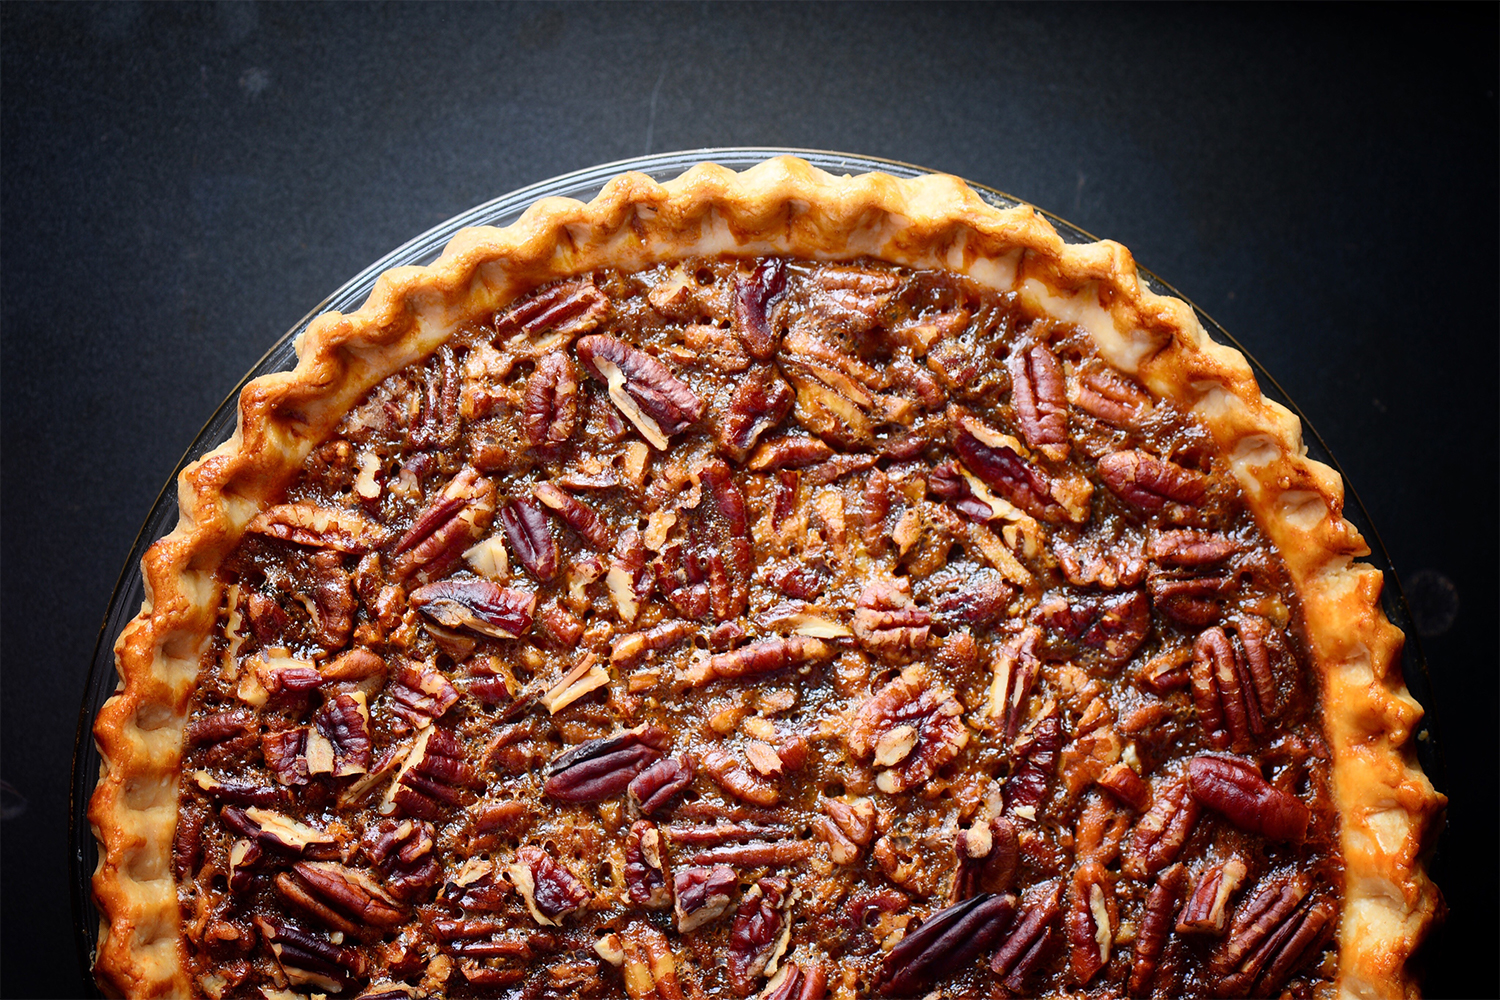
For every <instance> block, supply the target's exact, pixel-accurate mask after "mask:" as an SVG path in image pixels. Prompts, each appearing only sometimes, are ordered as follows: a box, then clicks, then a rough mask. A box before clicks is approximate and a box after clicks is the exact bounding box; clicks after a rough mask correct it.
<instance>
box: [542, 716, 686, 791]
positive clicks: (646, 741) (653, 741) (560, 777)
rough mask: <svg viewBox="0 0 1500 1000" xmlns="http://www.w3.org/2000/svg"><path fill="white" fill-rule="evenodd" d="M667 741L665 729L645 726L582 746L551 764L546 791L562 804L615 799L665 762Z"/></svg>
mask: <svg viewBox="0 0 1500 1000" xmlns="http://www.w3.org/2000/svg"><path fill="white" fill-rule="evenodd" d="M667 741H668V737H667V734H666V732H665V731H664V730H661V729H658V728H656V727H655V726H641V727H639V728H637V729H628V730H626V731H625V732H623V733H619V734H617V735H615V736H606V737H603V738H602V739H597V740H589V741H588V742H587V743H580V744H578V745H577V746H576V747H574V748H573V749H571V750H568V751H566V752H564V753H562V754H559V755H558V756H557V757H556V758H554V759H553V761H552V763H550V764H548V765H547V783H546V784H545V785H544V786H542V791H543V792H545V793H546V794H547V795H549V796H551V797H552V798H554V799H558V800H559V801H562V802H602V801H604V800H605V799H610V798H614V797H615V796H616V795H619V794H620V793H621V792H623V791H625V790H626V788H628V787H629V786H630V783H631V781H632V780H634V778H635V777H636V776H637V775H639V774H640V773H641V772H642V771H643V770H645V769H646V767H647V766H648V765H650V764H653V763H655V762H656V761H658V760H660V759H661V751H662V750H663V749H665V748H666V746H667Z"/></svg>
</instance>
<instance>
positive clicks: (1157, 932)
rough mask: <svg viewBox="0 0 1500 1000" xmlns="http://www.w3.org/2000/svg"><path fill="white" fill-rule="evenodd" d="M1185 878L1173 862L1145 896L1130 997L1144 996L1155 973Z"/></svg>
mask: <svg viewBox="0 0 1500 1000" xmlns="http://www.w3.org/2000/svg"><path fill="white" fill-rule="evenodd" d="M1185 881H1187V870H1186V869H1184V868H1183V867H1182V866H1181V865H1173V866H1172V867H1171V868H1168V869H1167V870H1166V871H1164V872H1162V873H1161V874H1160V875H1159V876H1157V879H1156V884H1155V885H1153V886H1152V887H1151V893H1150V895H1148V896H1147V897H1146V905H1145V908H1144V909H1143V911H1142V913H1141V919H1140V926H1139V927H1138V928H1137V929H1136V933H1135V954H1134V955H1133V956H1132V959H1131V963H1130V993H1131V995H1132V996H1142V995H1145V994H1146V993H1147V991H1148V990H1149V988H1150V986H1151V980H1152V979H1153V978H1154V977H1155V976H1156V966H1157V963H1158V962H1160V961H1161V955H1162V952H1163V951H1165V950H1166V947H1167V939H1168V938H1169V937H1171V935H1172V910H1173V909H1175V908H1176V906H1177V897H1178V895H1179V894H1180V893H1181V892H1182V885H1183V883H1184V882H1185ZM1180 929H1181V928H1180V927H1179V930H1180Z"/></svg>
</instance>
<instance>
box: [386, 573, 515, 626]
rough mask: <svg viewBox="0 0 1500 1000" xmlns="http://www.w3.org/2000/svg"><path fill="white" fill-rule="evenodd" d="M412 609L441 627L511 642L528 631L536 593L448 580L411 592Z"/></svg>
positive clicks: (467, 580)
mask: <svg viewBox="0 0 1500 1000" xmlns="http://www.w3.org/2000/svg"><path fill="white" fill-rule="evenodd" d="M411 606H412V607H414V608H416V609H417V610H418V611H420V612H422V614H424V615H426V616H427V617H428V618H431V619H432V620H433V621H435V622H437V623H438V624H439V625H441V626H443V627H444V628H462V629H468V630H469V631H471V632H478V633H479V634H480V635H487V636H490V637H492V638H495V639H514V638H517V637H518V636H521V635H524V634H525V632H526V630H527V629H529V628H531V622H532V614H533V613H534V612H535V611H536V594H534V593H529V592H527V591H524V590H510V589H507V588H502V587H497V586H495V584H493V583H491V582H490V581H488V580H482V579H479V578H478V577H469V578H465V579H447V580H439V581H438V582H437V583H429V584H427V585H426V586H425V587H418V588H417V589H416V590H414V591H412V593H411Z"/></svg>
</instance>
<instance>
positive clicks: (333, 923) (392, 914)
mask: <svg viewBox="0 0 1500 1000" xmlns="http://www.w3.org/2000/svg"><path fill="white" fill-rule="evenodd" d="M276 891H277V893H278V894H279V895H280V896H281V898H282V899H283V900H284V901H285V902H286V903H287V904H288V905H290V906H292V907H293V908H295V909H296V910H298V911H299V912H301V913H302V914H304V915H305V916H308V917H311V918H312V919H314V920H317V921H318V922H319V923H321V924H323V925H324V926H326V927H328V928H329V929H330V930H335V931H341V932H343V933H344V934H347V935H349V936H351V937H363V936H365V931H366V928H376V929H380V930H383V929H385V928H389V927H394V926H396V925H398V924H401V923H404V922H405V921H406V919H407V912H406V910H405V909H403V908H402V906H401V904H400V903H398V902H397V901H396V900H395V899H394V898H392V896H391V895H390V894H389V893H388V892H386V891H385V890H384V889H382V888H381V887H380V886H379V885H378V884H377V883H376V882H375V881H374V880H373V879H372V878H370V876H368V875H366V874H365V873H364V872H361V871H359V870H358V869H356V868H348V867H345V866H344V865H341V864H335V863H333V862H326V861H299V862H297V863H296V864H295V865H293V866H292V870H291V872H282V873H281V874H280V875H277V876H276Z"/></svg>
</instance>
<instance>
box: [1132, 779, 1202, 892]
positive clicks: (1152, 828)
mask: <svg viewBox="0 0 1500 1000" xmlns="http://www.w3.org/2000/svg"><path fill="white" fill-rule="evenodd" d="M1197 821H1198V800H1197V799H1196V798H1194V797H1193V796H1192V795H1191V794H1190V793H1189V791H1188V783H1187V782H1186V781H1173V782H1171V783H1169V784H1168V785H1167V786H1166V787H1165V788H1162V789H1160V790H1158V791H1157V792H1156V793H1155V794H1154V796H1153V803H1152V806H1151V808H1150V810H1149V811H1148V812H1147V813H1146V814H1145V815H1144V816H1142V817H1141V819H1140V822H1139V823H1137V824H1136V825H1135V832H1134V834H1132V836H1131V840H1130V846H1129V847H1128V848H1127V849H1126V851H1125V863H1124V869H1125V874H1127V875H1129V876H1130V877H1132V878H1144V877H1146V876H1147V875H1154V874H1155V873H1157V872H1159V871H1161V870H1162V869H1163V868H1165V867H1167V865H1169V864H1171V863H1172V862H1173V861H1174V860H1176V858H1177V854H1178V852H1179V851H1181V850H1182V845H1183V844H1185V843H1186V842H1187V838H1188V834H1190V833H1192V832H1193V824H1194V823H1196V822H1197Z"/></svg>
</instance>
